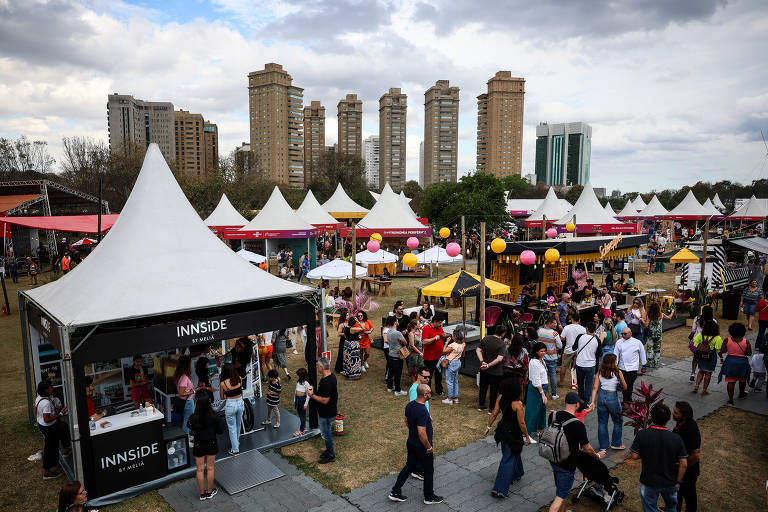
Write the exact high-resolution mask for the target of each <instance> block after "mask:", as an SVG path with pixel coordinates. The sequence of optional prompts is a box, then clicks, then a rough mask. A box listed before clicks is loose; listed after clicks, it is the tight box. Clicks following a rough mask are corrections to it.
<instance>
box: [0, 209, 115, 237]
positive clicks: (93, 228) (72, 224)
mask: <svg viewBox="0 0 768 512" xmlns="http://www.w3.org/2000/svg"><path fill="white" fill-rule="evenodd" d="M117 217H118V214H116V213H113V214H109V215H102V216H101V231H107V230H108V229H110V228H111V227H112V225H113V224H114V223H115V221H116V220H117ZM98 219H99V216H98V215H55V216H48V217H2V218H0V222H5V223H7V224H13V225H15V226H23V227H25V228H32V229H49V230H52V231H67V232H70V233H98V231H99V228H98V225H99V220H98Z"/></svg>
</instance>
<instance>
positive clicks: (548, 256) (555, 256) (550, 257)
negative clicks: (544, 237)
mask: <svg viewBox="0 0 768 512" xmlns="http://www.w3.org/2000/svg"><path fill="white" fill-rule="evenodd" d="M544 259H545V260H546V261H547V263H554V262H556V261H558V260H559V259H560V251H558V250H557V249H555V248H552V249H547V252H545V253H544Z"/></svg>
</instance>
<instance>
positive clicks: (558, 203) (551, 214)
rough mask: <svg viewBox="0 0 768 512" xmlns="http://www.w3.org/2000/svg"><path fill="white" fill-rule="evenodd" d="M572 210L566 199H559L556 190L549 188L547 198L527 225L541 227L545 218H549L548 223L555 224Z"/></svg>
mask: <svg viewBox="0 0 768 512" xmlns="http://www.w3.org/2000/svg"><path fill="white" fill-rule="evenodd" d="M537 201H538V200H537ZM570 209H571V205H570V203H569V202H568V201H565V200H564V199H558V198H557V195H556V194H555V189H554V188H552V187H549V190H548V191H547V195H546V197H545V198H544V200H543V201H542V202H541V203H540V204H539V207H538V208H536V211H534V212H533V213H532V214H531V215H530V217H528V218H527V219H525V223H526V225H528V226H541V223H542V220H543V218H544V217H545V216H546V217H547V222H554V221H556V220H557V219H559V218H561V217H562V216H563V215H565V214H566V213H568V211H569V210H570Z"/></svg>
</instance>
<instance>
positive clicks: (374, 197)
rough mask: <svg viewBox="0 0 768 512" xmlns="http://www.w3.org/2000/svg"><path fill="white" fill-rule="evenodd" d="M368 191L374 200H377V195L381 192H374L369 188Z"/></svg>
mask: <svg viewBox="0 0 768 512" xmlns="http://www.w3.org/2000/svg"><path fill="white" fill-rule="evenodd" d="M368 193H369V194H371V197H373V200H374V201H378V200H379V197H381V194H379V193H378V192H374V191H373V190H369V191H368Z"/></svg>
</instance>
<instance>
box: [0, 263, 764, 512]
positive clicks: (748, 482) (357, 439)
mask: <svg viewBox="0 0 768 512" xmlns="http://www.w3.org/2000/svg"><path fill="white" fill-rule="evenodd" d="M458 268H459V267H458V266H457V265H442V266H441V267H440V275H441V276H445V275H448V274H449V273H450V272H452V271H455V270H456V269H458ZM471 270H473V269H471ZM638 270H640V269H639V268H638ZM429 281H430V278H398V279H395V280H394V281H393V284H392V296H391V297H382V298H377V299H376V300H377V302H379V304H380V309H379V310H378V311H374V312H373V313H372V314H371V315H369V316H370V319H371V320H372V322H373V323H374V326H375V329H376V331H378V329H379V327H380V322H381V317H382V316H383V315H385V314H386V312H388V311H391V310H392V305H393V304H394V302H395V301H396V300H397V299H402V300H404V301H405V305H406V307H411V306H414V305H415V300H416V293H417V288H418V287H419V286H421V285H423V284H425V283H426V282H429ZM637 281H638V283H639V285H640V286H641V287H642V288H646V287H651V286H656V287H658V286H660V287H662V288H666V289H668V290H672V289H673V287H674V282H673V274H672V273H671V272H669V273H666V274H656V275H653V276H646V275H645V274H643V273H642V272H641V271H639V272H638V276H637ZM333 284H334V286H335V283H333ZM349 284H351V283H350V282H348V281H347V282H345V281H341V283H340V285H341V286H342V287H343V286H347V285H349ZM25 288H26V286H24V283H23V282H21V283H20V285H13V284H12V283H8V289H9V299H10V302H11V307H12V310H13V312H14V314H13V315H12V316H10V317H8V316H2V317H0V350H3V352H4V353H5V357H4V358H2V359H0V386H2V389H6V390H13V392H12V393H9V397H8V399H7V400H6V404H5V407H4V408H3V409H1V410H0V436H2V438H3V439H6V440H8V439H13V442H5V443H2V447H0V461H2V462H0V474H2V475H3V477H4V480H3V483H2V485H0V510H3V511H4V510H41V511H42V510H53V509H55V500H56V494H57V492H58V488H59V486H60V485H61V483H63V479H59V480H54V481H47V482H43V480H42V479H41V469H40V462H29V461H27V460H26V459H27V456H29V455H30V454H32V453H34V452H36V451H37V450H39V449H41V448H42V445H43V443H42V439H41V438H40V435H39V434H38V432H37V431H36V430H35V429H33V428H32V427H31V426H29V423H28V420H27V411H26V397H25V389H24V386H23V380H22V379H23V375H24V373H23V372H24V366H23V355H22V352H21V337H20V334H19V318H18V314H17V310H16V302H17V299H16V290H18V289H25ZM468 309H469V310H472V309H474V304H473V303H471V304H468ZM448 311H449V318H450V320H451V321H456V320H460V318H461V309H460V308H452V309H449V310H448ZM380 313H381V314H380ZM721 325H722V323H721ZM331 331H332V330H331ZM687 335H688V330H687V329H685V328H681V329H676V330H674V331H670V332H667V333H665V334H664V342H663V345H662V354H663V355H664V356H666V357H672V358H684V357H687V356H688V355H689V352H688V348H687V346H688V339H687ZM337 341H338V338H337V337H336V335H335V332H332V333H331V334H330V335H329V342H328V344H329V347H331V349H332V350H333V356H334V357H335V356H336V353H335V348H336V347H337V346H338V343H337ZM369 364H370V365H371V368H370V369H369V370H368V372H367V373H366V374H364V375H363V377H362V378H361V379H360V380H358V381H347V380H346V379H344V378H343V377H339V410H340V411H341V413H342V414H344V416H345V421H344V427H345V434H344V436H340V437H336V438H335V444H336V452H337V456H338V462H336V463H334V464H330V465H325V466H323V465H317V463H316V461H317V459H318V457H319V455H320V453H321V451H322V450H323V446H322V441H321V440H320V439H319V438H315V439H312V440H309V441H306V442H302V443H298V444H294V445H291V446H287V447H284V448H283V449H282V450H281V453H282V455H283V456H285V457H286V458H287V459H289V460H290V461H291V462H292V463H294V464H296V465H297V466H298V467H299V468H300V469H302V470H303V471H305V472H306V473H307V474H308V475H310V476H312V477H313V478H315V479H317V480H318V481H319V482H320V483H322V484H323V485H324V486H326V487H327V488H329V489H331V490H332V491H333V492H335V493H343V492H346V491H348V490H350V489H353V488H356V487H360V486H362V485H365V484H366V483H369V482H371V481H374V480H377V479H379V478H381V477H383V476H386V475H388V474H391V473H394V472H397V471H399V470H400V469H401V467H402V465H403V464H404V462H405V459H404V453H403V449H402V448H403V447H402V444H403V441H404V439H405V435H406V432H405V428H404V426H403V425H402V414H403V407H404V406H405V404H406V398H405V397H397V398H395V397H394V396H392V394H390V393H387V392H386V387H385V385H384V382H383V379H384V357H383V355H382V353H381V351H379V350H376V349H374V350H373V351H372V356H371V359H370V360H369ZM289 365H290V369H291V372H295V370H296V369H297V368H298V367H299V366H303V365H304V361H303V356H301V355H293V354H290V351H289ZM402 382H403V386H406V385H410V378H409V377H408V376H407V375H405V372H404V377H403V381H402ZM293 383H294V381H293V380H292V381H290V382H288V383H286V382H284V383H283V384H284V392H283V396H282V397H281V398H282V404H283V407H285V408H286V409H288V410H292V408H293ZM459 395H460V399H461V403H460V404H459V405H455V406H448V405H444V404H442V403H440V402H439V401H438V400H434V401H433V402H432V415H433V418H434V425H435V432H436V433H439V434H437V435H436V441H437V442H436V444H435V452H436V454H437V455H440V454H443V453H445V452H447V451H450V450H453V449H456V448H458V447H460V446H464V445H466V444H468V443H471V442H473V441H475V440H477V439H479V438H480V437H481V436H482V434H483V430H484V426H485V424H486V422H487V414H485V413H481V412H478V411H477V410H476V408H475V404H476V400H477V387H476V386H475V382H474V379H470V378H467V377H463V376H462V377H461V379H460V383H459ZM561 406H562V399H561V400H559V401H556V402H555V403H554V404H553V405H552V406H551V407H561ZM767 426H768V419H766V418H765V417H761V416H755V415H750V414H748V413H744V412H741V411H738V410H732V409H731V410H721V411H719V412H718V413H716V414H714V415H712V416H711V417H709V418H706V419H705V420H703V421H702V422H701V428H702V432H704V431H705V429H706V432H707V434H706V435H705V436H704V438H705V444H704V450H705V462H704V465H703V471H702V476H701V478H700V482H701V483H700V486H699V488H700V489H707V488H708V489H718V493H717V496H718V499H719V500H720V503H730V504H732V505H733V504H738V505H739V506H737V507H736V508H738V509H740V510H755V509H757V508H758V507H757V502H756V501H755V500H756V499H758V498H755V496H757V497H760V496H762V494H759V491H761V489H762V484H761V482H760V481H758V480H759V479H755V478H751V479H750V478H736V479H729V482H730V483H729V485H728V486H724V485H722V483H721V482H722V480H721V479H722V474H723V473H722V471H716V463H715V461H716V460H718V459H724V458H725V457H727V458H728V467H729V468H730V467H733V468H749V471H750V473H752V474H755V475H764V474H768V462H767V461H766V459H765V458H764V457H762V456H761V455H762V454H764V453H765V448H766V441H765V436H762V435H759V432H761V431H765V428H766V427H767ZM732 432H738V433H739V439H741V440H742V442H740V443H734V442H733V441H734V440H733V438H732V434H730V433H732ZM616 471H617V473H616V474H617V476H619V477H620V478H622V489H623V490H624V491H625V492H626V493H627V495H628V500H629V501H628V503H629V504H631V506H630V505H627V506H625V509H626V510H637V509H638V507H637V498H636V495H637V475H638V473H639V469H637V468H632V467H629V466H627V465H622V466H621V467H620V468H618V469H617V470H616ZM623 472H626V473H623ZM705 485H706V486H708V487H705ZM726 487H727V489H726ZM703 494H704V493H700V495H703ZM702 499H703V498H702ZM710 499H713V500H714V499H715V498H714V497H713V498H710ZM632 500H635V501H632ZM590 506H592V505H590V504H587V503H585V504H583V505H581V504H580V505H578V507H581V508H574V510H593V509H594V510H597V509H596V508H595V507H592V508H589V507H590ZM105 508H106V509H108V510H110V511H129V510H131V511H133V510H142V511H143V512H160V511H169V510H170V508H169V507H168V506H167V505H166V504H165V502H164V501H163V500H162V498H160V496H159V495H158V494H157V493H156V492H152V493H147V494H145V495H143V496H140V497H137V498H134V499H132V500H127V501H125V502H123V503H121V504H118V505H113V506H109V507H105ZM717 508H719V507H717V506H716V505H710V506H704V505H702V510H711V509H717Z"/></svg>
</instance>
